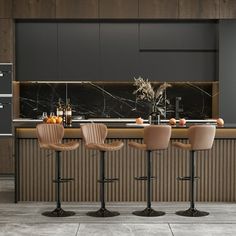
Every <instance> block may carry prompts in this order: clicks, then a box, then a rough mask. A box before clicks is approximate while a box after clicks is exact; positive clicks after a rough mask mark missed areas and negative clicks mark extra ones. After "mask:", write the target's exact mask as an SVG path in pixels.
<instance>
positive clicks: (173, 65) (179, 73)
mask: <svg viewBox="0 0 236 236" xmlns="http://www.w3.org/2000/svg"><path fill="white" fill-rule="evenodd" d="M215 54H216V53H214V52H192V53H191V52H168V53H167V52H142V53H140V65H142V66H140V68H141V72H140V74H142V75H143V77H144V78H149V79H150V80H151V81H214V80H215V78H216V59H215V57H216V55H215Z"/></svg>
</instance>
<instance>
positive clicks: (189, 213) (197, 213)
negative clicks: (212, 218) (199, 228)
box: [175, 208, 209, 217]
mask: <svg viewBox="0 0 236 236" xmlns="http://www.w3.org/2000/svg"><path fill="white" fill-rule="evenodd" d="M175 214H176V215H179V216H188V217H201V216H207V215H209V213H208V212H205V211H199V210H197V209H195V208H189V209H188V210H186V211H177V212H176V213H175Z"/></svg>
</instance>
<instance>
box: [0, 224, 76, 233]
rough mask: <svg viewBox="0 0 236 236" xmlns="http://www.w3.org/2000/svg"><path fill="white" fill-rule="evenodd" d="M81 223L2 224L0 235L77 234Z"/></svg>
mask: <svg viewBox="0 0 236 236" xmlns="http://www.w3.org/2000/svg"><path fill="white" fill-rule="evenodd" d="M78 228H79V224H70V223H67V224H14V223H10V224H0V236H54V235H56V236H75V235H76V234H77V231H78Z"/></svg>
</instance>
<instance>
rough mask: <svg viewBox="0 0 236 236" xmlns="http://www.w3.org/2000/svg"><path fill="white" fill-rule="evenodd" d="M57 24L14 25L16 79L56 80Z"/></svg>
mask: <svg viewBox="0 0 236 236" xmlns="http://www.w3.org/2000/svg"><path fill="white" fill-rule="evenodd" d="M57 67H58V59H57V24H55V23H35V22H34V23H18V24H16V79H17V80H29V81H37V80H41V81H42V80H57V78H58V72H57Z"/></svg>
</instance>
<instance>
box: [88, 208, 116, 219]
mask: <svg viewBox="0 0 236 236" xmlns="http://www.w3.org/2000/svg"><path fill="white" fill-rule="evenodd" d="M87 215H88V216H93V217H113V216H118V215H120V213H119V212H117V211H109V210H107V209H106V208H100V209H99V210H98V211H90V212H88V213H87Z"/></svg>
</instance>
